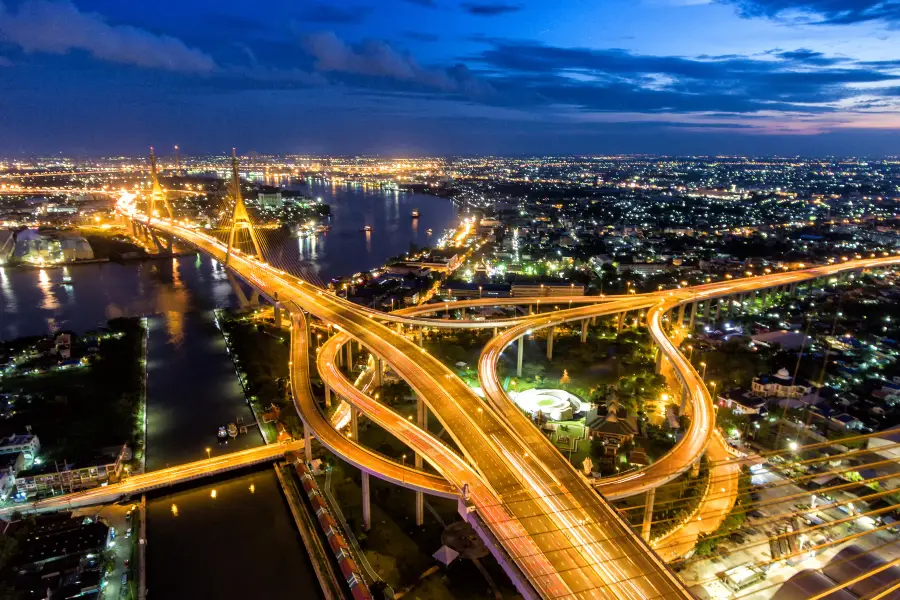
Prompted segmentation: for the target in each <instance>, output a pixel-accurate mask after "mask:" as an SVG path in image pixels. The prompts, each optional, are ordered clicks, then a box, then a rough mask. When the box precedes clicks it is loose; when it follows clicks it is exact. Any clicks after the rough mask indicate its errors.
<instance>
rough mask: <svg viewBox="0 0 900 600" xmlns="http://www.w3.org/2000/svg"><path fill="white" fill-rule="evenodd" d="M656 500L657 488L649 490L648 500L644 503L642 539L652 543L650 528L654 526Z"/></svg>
mask: <svg viewBox="0 0 900 600" xmlns="http://www.w3.org/2000/svg"><path fill="white" fill-rule="evenodd" d="M655 499H656V488H650V489H649V490H647V499H646V500H645V501H644V521H643V522H642V523H641V537H642V538H644V541H645V542H647V543H648V544H649V543H650V526H651V525H652V524H653V501H654V500H655Z"/></svg>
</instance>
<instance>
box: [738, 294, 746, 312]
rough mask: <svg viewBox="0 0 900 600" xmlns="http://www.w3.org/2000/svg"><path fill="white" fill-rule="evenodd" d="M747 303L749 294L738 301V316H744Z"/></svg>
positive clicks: (743, 295) (742, 295)
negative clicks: (745, 303)
mask: <svg viewBox="0 0 900 600" xmlns="http://www.w3.org/2000/svg"><path fill="white" fill-rule="evenodd" d="M746 301H747V294H746V293H744V294H741V296H740V299H739V300H738V316H739V317H740V316H741V315H743V314H744V302H746Z"/></svg>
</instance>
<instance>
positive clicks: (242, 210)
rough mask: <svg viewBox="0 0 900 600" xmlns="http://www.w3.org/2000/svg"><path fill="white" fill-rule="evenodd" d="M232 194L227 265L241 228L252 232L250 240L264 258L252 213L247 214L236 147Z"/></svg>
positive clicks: (232, 163)
mask: <svg viewBox="0 0 900 600" xmlns="http://www.w3.org/2000/svg"><path fill="white" fill-rule="evenodd" d="M231 196H232V197H233V198H234V211H233V212H232V213H231V229H230V230H229V232H228V248H227V249H226V250H225V266H226V267H227V266H228V261H229V259H230V258H231V250H232V248H234V237H235V232H236V231H237V230H239V229H246V230H247V233H249V234H250V241H252V242H253V249H254V251H255V252H256V257H257V258H258V259H259V260H262V259H263V253H262V250H260V249H259V240H257V239H256V230H255V229H253V224H252V223H251V222H250V215H249V214H247V207H246V206H245V205H244V199H243V197H242V196H241V176H240V175H239V174H238V160H237V154H236V153H235V151H234V148H232V149H231Z"/></svg>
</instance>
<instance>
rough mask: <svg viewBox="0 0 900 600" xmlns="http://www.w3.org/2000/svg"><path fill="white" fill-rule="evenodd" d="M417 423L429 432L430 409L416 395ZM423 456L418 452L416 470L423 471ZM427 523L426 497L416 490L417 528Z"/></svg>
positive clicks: (420, 397)
mask: <svg viewBox="0 0 900 600" xmlns="http://www.w3.org/2000/svg"><path fill="white" fill-rule="evenodd" d="M416 421H417V423H418V425H419V427H421V428H422V429H423V430H425V431H428V407H427V406H426V405H425V402H424V401H423V400H422V396H419V395H418V394H417V395H416ZM422 463H423V461H422V455H421V454H419V453H418V452H416V469H419V470H422ZM424 523H425V495H424V494H423V493H422V491H420V490H416V526H417V527H421V526H422V525H423V524H424Z"/></svg>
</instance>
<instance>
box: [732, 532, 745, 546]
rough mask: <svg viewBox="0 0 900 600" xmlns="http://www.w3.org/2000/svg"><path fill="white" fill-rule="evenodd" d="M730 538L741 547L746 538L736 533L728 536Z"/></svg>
mask: <svg viewBox="0 0 900 600" xmlns="http://www.w3.org/2000/svg"><path fill="white" fill-rule="evenodd" d="M728 538H729V539H730V540H731V541H732V542H734V543H735V544H737V545H739V546H740V545H741V544H743V543H744V536H742V535H741V534H739V533H737V532H735V533H732V534H731V535H729V536H728Z"/></svg>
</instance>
